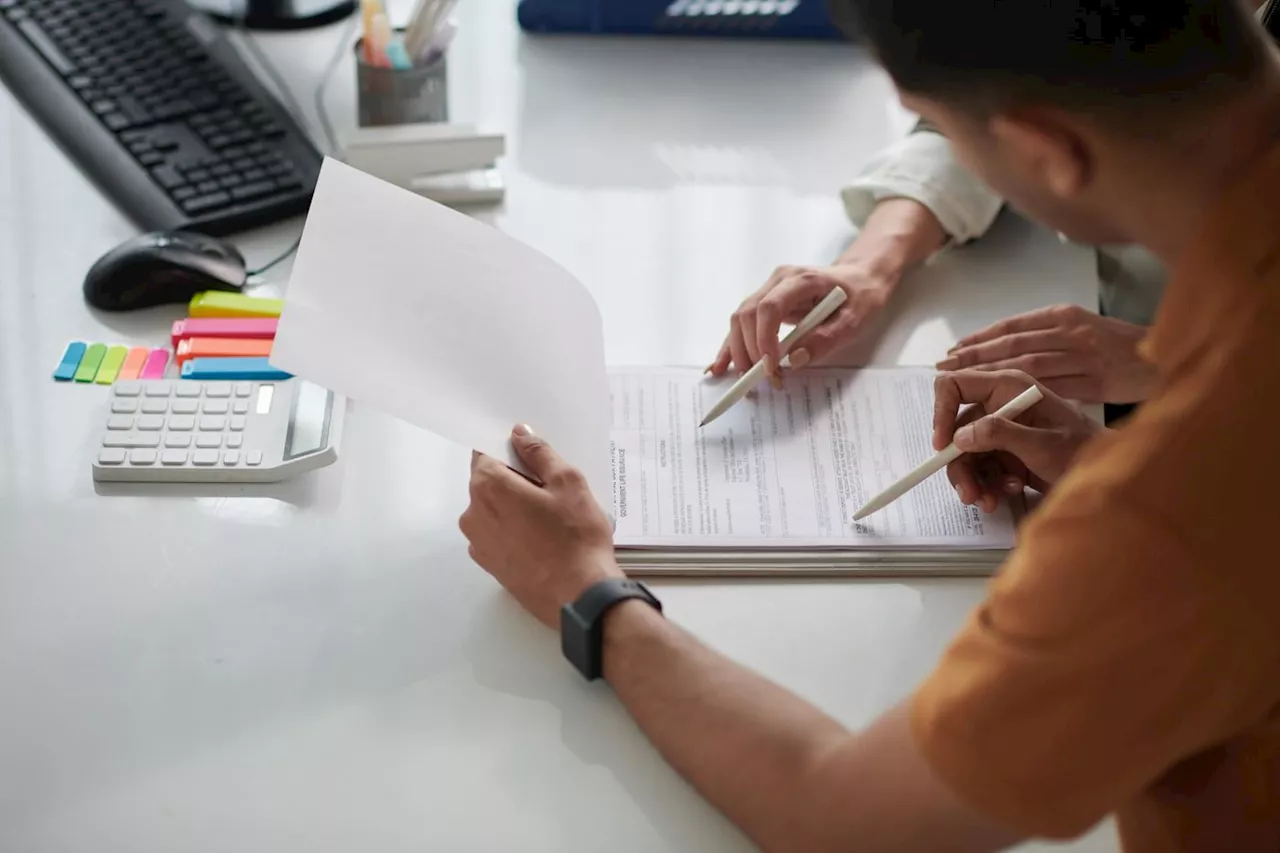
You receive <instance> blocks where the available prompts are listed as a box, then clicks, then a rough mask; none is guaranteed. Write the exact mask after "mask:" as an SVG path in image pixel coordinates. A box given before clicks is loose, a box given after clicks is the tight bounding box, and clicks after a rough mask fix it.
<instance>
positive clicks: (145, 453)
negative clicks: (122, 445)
mask: <svg viewBox="0 0 1280 853" xmlns="http://www.w3.org/2000/svg"><path fill="white" fill-rule="evenodd" d="M155 461H156V452H155V451H154V450H131V451H129V464H130V465H150V464H152V463H153V462H155Z"/></svg>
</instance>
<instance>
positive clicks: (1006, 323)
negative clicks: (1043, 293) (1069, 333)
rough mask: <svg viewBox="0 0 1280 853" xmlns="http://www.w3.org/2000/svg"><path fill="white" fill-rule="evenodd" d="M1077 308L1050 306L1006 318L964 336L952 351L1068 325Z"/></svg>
mask: <svg viewBox="0 0 1280 853" xmlns="http://www.w3.org/2000/svg"><path fill="white" fill-rule="evenodd" d="M1075 308H1077V306H1074V305H1050V306H1049V307H1047V308H1037V309H1035V310H1034V311H1027V312H1025V313H1023V314H1016V315H1014V316H1012V317H1006V318H1005V319H1003V320H999V321H997V322H995V323H992V324H991V325H990V326H987V327H986V328H985V329H979V330H978V331H976V332H974V333H973V334H971V335H966V336H965V337H963V338H961V339H960V340H959V341H957V342H956V345H955V346H954V347H952V349H953V350H954V349H959V348H960V347H967V346H972V345H973V344H979V343H983V342H984V341H992V340H995V339H996V338H1002V337H1004V336H1006V335H1013V334H1017V333H1019V332H1033V331H1035V330H1037V329H1052V328H1055V327H1059V326H1062V325H1064V324H1066V323H1069V322H1070V321H1071V319H1072V315H1073V311H1072V309H1075Z"/></svg>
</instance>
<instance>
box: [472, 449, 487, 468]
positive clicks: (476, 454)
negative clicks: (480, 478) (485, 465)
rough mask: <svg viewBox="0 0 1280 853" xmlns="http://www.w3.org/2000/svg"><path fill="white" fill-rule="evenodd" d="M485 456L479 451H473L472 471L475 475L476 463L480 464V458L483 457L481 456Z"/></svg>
mask: <svg viewBox="0 0 1280 853" xmlns="http://www.w3.org/2000/svg"><path fill="white" fill-rule="evenodd" d="M483 455H484V454H483V453H481V452H480V451H479V450H473V451H471V471H472V473H475V470H476V463H478V462H479V461H480V457H481V456H483Z"/></svg>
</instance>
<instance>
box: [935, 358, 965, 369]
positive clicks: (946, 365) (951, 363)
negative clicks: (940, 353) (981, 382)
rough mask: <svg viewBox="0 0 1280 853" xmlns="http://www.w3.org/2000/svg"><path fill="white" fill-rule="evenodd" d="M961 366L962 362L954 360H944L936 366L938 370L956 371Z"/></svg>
mask: <svg viewBox="0 0 1280 853" xmlns="http://www.w3.org/2000/svg"><path fill="white" fill-rule="evenodd" d="M959 366H960V362H959V361H958V360H956V359H954V358H944V359H943V360H942V361H940V362H938V363H937V364H935V365H934V367H936V368H937V369H938V370H955V369H956V368H957V367H959Z"/></svg>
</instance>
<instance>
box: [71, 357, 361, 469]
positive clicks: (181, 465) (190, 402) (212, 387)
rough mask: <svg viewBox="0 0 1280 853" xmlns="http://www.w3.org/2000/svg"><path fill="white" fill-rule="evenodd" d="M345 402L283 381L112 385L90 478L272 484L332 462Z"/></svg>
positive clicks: (169, 381) (160, 381)
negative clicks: (105, 422)
mask: <svg viewBox="0 0 1280 853" xmlns="http://www.w3.org/2000/svg"><path fill="white" fill-rule="evenodd" d="M345 408H346V398H345V397H342V396H340V395H338V394H334V393H333V392H332V391H328V390H326V389H324V388H321V387H320V386H318V385H313V384H311V383H310V382H304V381H303V380H301V379H297V378H294V379H288V380H284V381H281V382H200V381H196V380H191V379H147V380H140V381H124V382H117V383H115V384H114V385H113V386H112V388H111V406H110V413H109V414H108V415H107V424H106V426H107V428H106V430H104V431H103V433H102V437H101V440H100V441H99V442H98V446H97V447H95V448H94V451H93V453H94V459H93V479H95V480H101V481H131V482H138V481H150V482H167V483H270V482H276V481H278V480H285V479H288V478H289V477H293V476H295V475H297V474H300V473H302V472H303V471H310V470H311V469H313V468H322V467H324V466H325V465H330V464H332V463H333V462H335V461H336V460H337V458H338V441H339V439H340V437H341V432H342V415H343V410H344V409H345Z"/></svg>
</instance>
